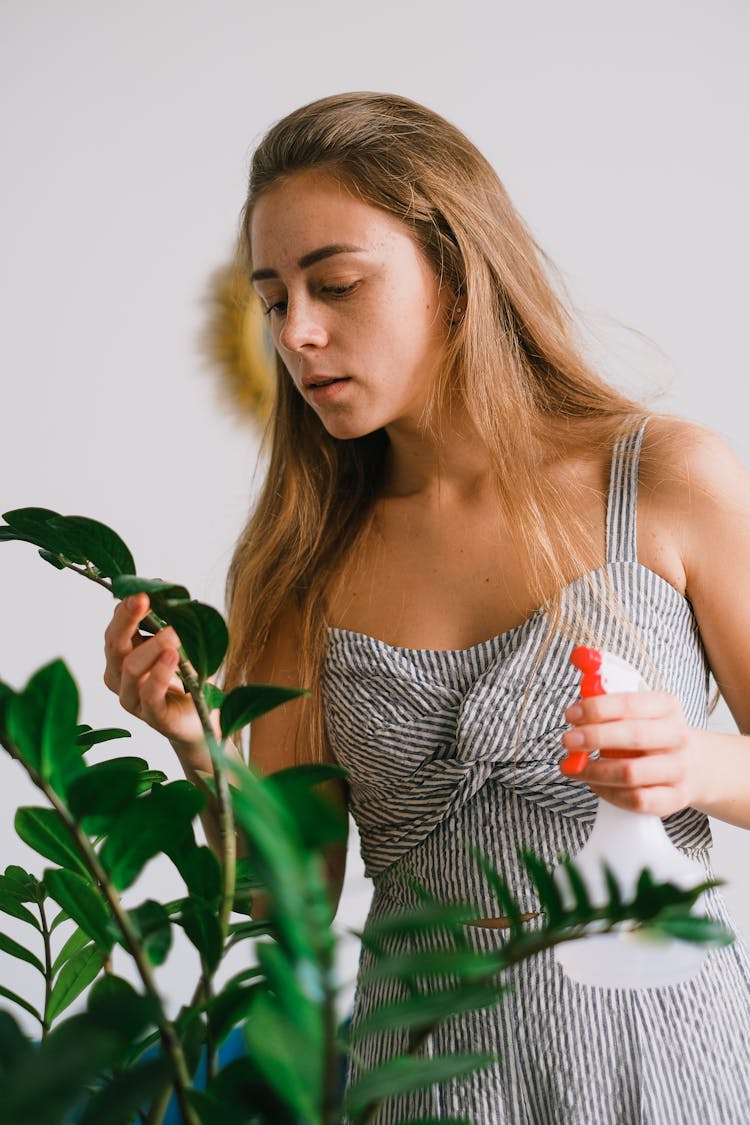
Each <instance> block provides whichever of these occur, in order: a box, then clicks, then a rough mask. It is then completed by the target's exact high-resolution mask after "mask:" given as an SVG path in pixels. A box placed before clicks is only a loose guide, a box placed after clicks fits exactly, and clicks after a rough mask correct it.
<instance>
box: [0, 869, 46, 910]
mask: <svg viewBox="0 0 750 1125" xmlns="http://www.w3.org/2000/svg"><path fill="white" fill-rule="evenodd" d="M2 886H3V888H4V889H5V890H6V891H7V892H8V893H9V894H14V895H17V896H18V898H19V900H20V901H21V902H38V901H39V897H40V894H41V895H42V897H44V896H43V890H42V886H41V884H40V882H39V880H38V879H37V878H36V876H35V875H31V874H29V872H28V871H24V869H23V867H19V866H18V865H17V864H10V866H8V867H6V868H5V873H4V875H3V877H2Z"/></svg>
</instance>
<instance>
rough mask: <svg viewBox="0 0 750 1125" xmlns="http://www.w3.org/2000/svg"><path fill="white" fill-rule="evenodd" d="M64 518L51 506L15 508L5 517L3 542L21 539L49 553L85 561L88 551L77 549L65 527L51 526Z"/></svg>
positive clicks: (0, 528)
mask: <svg viewBox="0 0 750 1125" xmlns="http://www.w3.org/2000/svg"><path fill="white" fill-rule="evenodd" d="M62 518H63V517H62V516H60V513H59V512H53V511H52V510H51V509H50V508H16V509H15V510H14V511H12V512H6V513H5V515H4V516H3V519H4V520H6V521H7V523H8V527H7V528H5V527H0V541H2V540H4V539H6V540H11V539H18V540H22V541H23V542H26V543H33V544H34V545H35V546H36V547H39V548H41V549H42V550H44V551H45V552H46V553H47V555H49V556H52V557H57V556H58V555H64V556H65V558H67V559H68V560H69V561H70V562H72V563H76V564H81V563H84V562H85V561H86V556H85V554H82V553H81V552H79V551H78V550H77V549H76V546H75V544H74V543H72V542H70V541H69V539H68V538H67V537H66V535H65V533H64V531H63V530H61V529H60V528H59V527H53V525H52V521H53V520H59V519H62ZM46 561H48V562H49V561H50V559H49V558H47V559H46Z"/></svg>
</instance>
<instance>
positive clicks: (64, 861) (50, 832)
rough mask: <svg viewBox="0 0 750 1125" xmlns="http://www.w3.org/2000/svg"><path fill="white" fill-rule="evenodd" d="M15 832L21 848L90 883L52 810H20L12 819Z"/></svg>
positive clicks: (81, 862) (69, 840)
mask: <svg viewBox="0 0 750 1125" xmlns="http://www.w3.org/2000/svg"><path fill="white" fill-rule="evenodd" d="M14 824H15V828H16V832H17V833H18V835H19V836H20V837H21V839H22V840H23V842H24V844H28V845H29V847H30V848H33V849H34V851H35V852H39V854H40V855H43V856H44V858H45V859H51V860H52V862H53V863H57V864H59V866H60V867H65V868H67V869H68V870H70V871H78V872H79V873H80V874H81V875H84V876H85V877H86V878H87V879H90V878H91V876H90V875H89V873H88V871H87V869H86V865H85V864H84V862H83V860H82V859H81V858H80V856H79V855H78V852H77V851H76V848H75V844H74V843H73V839H72V837H71V835H70V833H69V832H68V830H67V828H66V827H65V825H64V824H63V823H62V821H61V820H60V819H59V818H58V815H57V813H56V812H55V811H54V809H38V808H22V809H19V810H18V812H17V813H16V816H15V821H14Z"/></svg>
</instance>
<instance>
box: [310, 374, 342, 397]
mask: <svg viewBox="0 0 750 1125" xmlns="http://www.w3.org/2000/svg"><path fill="white" fill-rule="evenodd" d="M348 382H350V379H349V377H348V376H343V377H342V378H340V379H333V380H330V381H328V380H326V382H324V383H308V384H307V385H306V386H305V387H304V390H305V393H306V395H307V396H308V398H310V399H311V400H312V402H328V401H330V400H331V399H333V398H336V397H337V396H338V395H339V394H341V392H342V389H343V388H344V387H345V386H346V384H347V383H348Z"/></svg>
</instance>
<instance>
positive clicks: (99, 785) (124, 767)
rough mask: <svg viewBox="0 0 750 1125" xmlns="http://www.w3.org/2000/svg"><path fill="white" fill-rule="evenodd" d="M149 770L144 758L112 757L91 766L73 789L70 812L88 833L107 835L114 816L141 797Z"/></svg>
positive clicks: (71, 790) (74, 783) (71, 789)
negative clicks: (141, 783)
mask: <svg viewBox="0 0 750 1125" xmlns="http://www.w3.org/2000/svg"><path fill="white" fill-rule="evenodd" d="M147 769H148V763H147V762H146V761H144V759H143V758H110V759H109V760H108V761H106V762H98V763H97V764H96V765H93V766H89V768H88V769H87V770H86V772H85V773H83V774H81V776H80V777H78V778H76V780H75V781H74V782H73V783H72V785H71V786H70V789H69V791H68V805H69V807H70V811H71V812H72V813H73V816H74V817H75V818H76V819H77V820H79V821H81V822H82V823H83V827H84V828H85V830H86V831H87V832H90V833H92V834H99V833H101V832H106V831H107V829H108V828H109V826H110V823H111V819H112V817H115V816H118V815H119V814H120V813H122V812H123V811H124V809H126V808H127V807H128V805H130V804H132V802H133V801H134V800H135V799H136V797H137V796H138V793H139V782H140V777H141V775H142V774H143V773H144V771H145V770H147Z"/></svg>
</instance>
